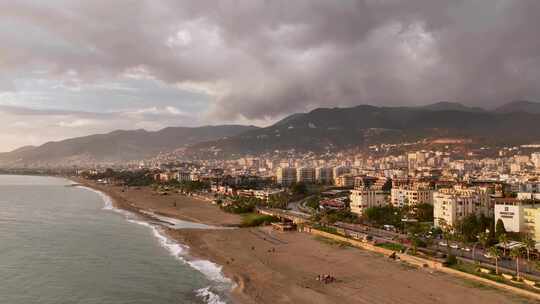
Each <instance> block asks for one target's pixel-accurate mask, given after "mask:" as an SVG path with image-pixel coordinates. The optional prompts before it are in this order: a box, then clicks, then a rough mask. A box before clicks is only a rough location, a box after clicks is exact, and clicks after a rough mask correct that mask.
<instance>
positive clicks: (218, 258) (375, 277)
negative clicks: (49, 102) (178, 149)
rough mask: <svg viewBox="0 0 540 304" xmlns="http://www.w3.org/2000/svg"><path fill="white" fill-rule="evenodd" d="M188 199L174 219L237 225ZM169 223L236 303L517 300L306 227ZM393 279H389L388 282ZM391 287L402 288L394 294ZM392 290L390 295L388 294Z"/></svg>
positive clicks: (128, 204)
mask: <svg viewBox="0 0 540 304" xmlns="http://www.w3.org/2000/svg"><path fill="white" fill-rule="evenodd" d="M77 183H80V184H81V185H83V186H87V187H89V188H91V189H94V190H97V191H101V192H103V193H105V194H106V195H108V196H109V197H110V198H111V199H112V201H113V204H114V205H115V207H117V208H119V209H121V210H127V211H130V212H133V213H135V214H137V215H140V216H142V217H143V218H145V219H148V220H150V221H152V220H155V219H153V218H152V217H149V216H148V213H145V212H146V211H151V212H154V213H155V214H161V213H165V214H164V216H167V217H171V213H174V210H173V211H171V210H170V208H169V207H168V206H167V204H169V203H170V201H171V197H169V198H167V197H161V196H149V195H148V193H146V192H144V191H143V192H140V193H139V192H135V191H134V192H135V193H129V194H126V193H123V192H119V191H120V190H119V189H120V188H118V187H115V186H100V185H93V183H91V182H88V181H85V180H77ZM139 196H141V198H140V197H139ZM140 199H143V200H144V199H147V200H152V202H151V203H148V204H149V206H151V207H152V208H150V209H151V210H148V208H141V204H142V203H141V202H140V201H139V200H140ZM185 202H186V205H188V207H187V208H188V209H185V210H187V211H188V212H186V214H182V215H181V216H172V217H171V218H178V219H181V220H187V221H193V220H192V219H195V221H194V222H197V223H205V222H204V221H203V220H201V217H202V218H207V217H208V216H209V215H211V216H212V217H211V219H212V220H211V221H212V222H213V223H208V222H207V223H205V224H211V225H214V226H219V227H224V228H225V227H230V226H227V225H230V224H231V220H230V218H228V217H230V215H229V214H226V213H224V212H223V211H221V210H220V209H219V208H217V207H216V206H214V205H211V204H210V203H209V202H207V201H203V200H200V199H195V198H192V197H186V198H185ZM183 203H184V201H182V202H180V204H183ZM191 204H199V205H201V206H205V210H203V211H201V210H199V209H194V208H191ZM175 206H176V201H175ZM182 207H183V206H182ZM179 208H181V207H179ZM209 208H211V209H209ZM206 209H208V210H206ZM156 211H157V212H156ZM160 211H162V212H160ZM207 213H208V214H207ZM216 218H217V219H216ZM216 223H218V225H216ZM219 224H225V225H219ZM161 227H163V232H164V233H165V234H166V235H167V237H169V238H170V239H171V240H174V241H175V242H178V243H179V244H185V246H186V247H187V248H189V256H191V257H193V258H196V259H202V260H206V261H210V262H211V263H214V264H216V265H219V266H220V267H221V271H222V274H223V275H224V276H225V277H226V278H229V279H230V280H232V281H233V282H234V283H235V285H234V288H233V289H232V290H231V291H230V293H229V294H227V295H228V296H229V298H230V299H231V300H232V301H233V303H337V302H339V303H358V302H360V303H373V302H380V303H392V302H395V301H397V300H399V301H401V302H403V303H433V302H434V301H437V302H440V303H455V302H458V301H472V300H474V301H475V302H476V303H511V302H513V301H511V300H509V299H512V298H513V295H510V294H507V293H503V292H500V291H494V290H487V289H486V290H484V288H482V289H479V288H474V287H471V286H466V283H465V282H463V281H462V280H460V279H459V278H456V277H452V276H450V275H445V274H442V273H438V272H429V271H426V270H424V269H416V268H415V269H414V270H411V267H409V266H405V265H402V264H399V263H395V262H390V261H388V260H387V259H385V258H382V257H381V256H380V255H376V254H374V253H371V252H367V251H362V250H359V249H346V248H345V249H344V248H340V247H338V246H335V244H330V243H328V242H327V241H325V240H321V239H318V238H316V237H313V236H310V235H307V234H304V233H299V232H294V233H285V234H278V233H276V232H273V231H272V230H271V229H268V228H239V229H224V230H204V229H172V228H169V227H167V226H161ZM275 239H277V240H279V242H276V241H274V240H275ZM306 248H309V250H306ZM274 250H275V253H273V251H274ZM340 261H342V262H340ZM373 267H375V269H372V268H373ZM320 273H330V274H333V275H334V274H335V275H336V277H337V278H338V282H337V283H336V284H330V285H325V284H321V283H320V282H317V281H316V280H315V279H314V278H315V277H316V276H317V274H320ZM387 278H389V282H386V281H387ZM383 282H385V283H383ZM379 284H386V285H388V286H387V287H384V286H385V285H382V286H381V285H379ZM404 285H405V287H404ZM387 288H391V289H395V290H394V291H392V292H390V294H388V291H387V290H386V289H387ZM411 288H412V290H411ZM445 288H446V289H447V290H445ZM411 291H412V292H411ZM393 293H394V294H393ZM387 296H388V297H389V299H390V300H386V297H387ZM478 297H481V298H480V299H479V298H478ZM392 299H393V300H392ZM520 300H523V299H520Z"/></svg>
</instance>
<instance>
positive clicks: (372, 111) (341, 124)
mask: <svg viewBox="0 0 540 304" xmlns="http://www.w3.org/2000/svg"><path fill="white" fill-rule="evenodd" d="M538 121H540V103H535V102H529V101H514V102H511V103H508V104H505V105H502V106H500V107H498V108H496V109H493V110H485V109H482V108H477V107H468V106H465V105H462V104H459V103H453V102H438V103H435V104H431V105H427V106H417V107H377V106H370V105H359V106H355V107H349V108H318V109H314V110H313V111H310V112H307V113H296V114H292V115H290V116H288V117H286V118H284V119H282V120H280V121H278V122H276V123H275V124H273V125H271V126H269V127H265V128H258V127H254V126H241V125H221V126H205V127H196V128H187V127H170V128H165V129H162V130H159V131H154V132H149V131H145V130H132V131H114V132H111V133H107V134H97V135H90V136H85V137H78V138H72V139H67V140H63V141H58V142H49V143H46V144H44V145H41V146H38V147H32V146H27V147H22V148H19V149H17V150H14V151H12V152H8V153H0V165H29V164H32V165H36V164H39V165H55V164H64V165H65V164H78V163H99V162H124V161H128V160H137V159H143V158H148V157H152V156H155V155H157V154H158V153H160V152H171V151H173V150H176V149H179V148H184V150H185V151H186V153H187V154H191V155H204V154H205V153H211V154H213V155H216V152H217V153H218V154H219V153H221V155H231V154H257V153H261V152H271V151H275V150H288V149H295V150H297V151H315V152H317V151H319V152H320V151H326V150H339V149H344V148H352V147H362V146H364V147H365V146H367V145H372V144H378V143H399V142H410V141H416V140H420V139H437V138H461V139H470V140H473V141H474V142H478V143H488V144H490V143H491V144H493V143H494V144H522V143H531V142H539V141H540V128H538V127H537V122H538Z"/></svg>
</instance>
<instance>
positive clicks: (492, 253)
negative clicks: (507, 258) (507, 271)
mask: <svg viewBox="0 0 540 304" xmlns="http://www.w3.org/2000/svg"><path fill="white" fill-rule="evenodd" d="M488 253H489V255H490V256H491V258H492V259H493V260H494V261H495V273H496V274H499V259H500V258H501V252H500V251H499V249H498V248H497V247H495V246H493V247H490V248H489V250H488Z"/></svg>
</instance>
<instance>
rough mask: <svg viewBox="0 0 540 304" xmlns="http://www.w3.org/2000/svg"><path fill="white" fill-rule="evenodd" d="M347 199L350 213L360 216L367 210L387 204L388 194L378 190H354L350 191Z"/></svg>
mask: <svg viewBox="0 0 540 304" xmlns="http://www.w3.org/2000/svg"><path fill="white" fill-rule="evenodd" d="M349 199H350V200H351V202H350V206H351V212H353V213H355V214H358V216H362V214H363V213H364V211H365V210H366V209H367V208H371V207H381V206H385V205H388V203H389V198H388V192H384V191H382V190H380V189H370V188H362V189H354V190H351V195H350V196H349Z"/></svg>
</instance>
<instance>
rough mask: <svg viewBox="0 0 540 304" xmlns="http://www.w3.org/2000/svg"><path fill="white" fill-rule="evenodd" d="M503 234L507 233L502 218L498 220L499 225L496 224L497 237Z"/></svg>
mask: <svg viewBox="0 0 540 304" xmlns="http://www.w3.org/2000/svg"><path fill="white" fill-rule="evenodd" d="M501 234H506V228H504V223H503V221H502V220H501V219H498V220H497V225H496V226H495V237H496V238H497V239H498V238H499V237H500V236H501Z"/></svg>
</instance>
